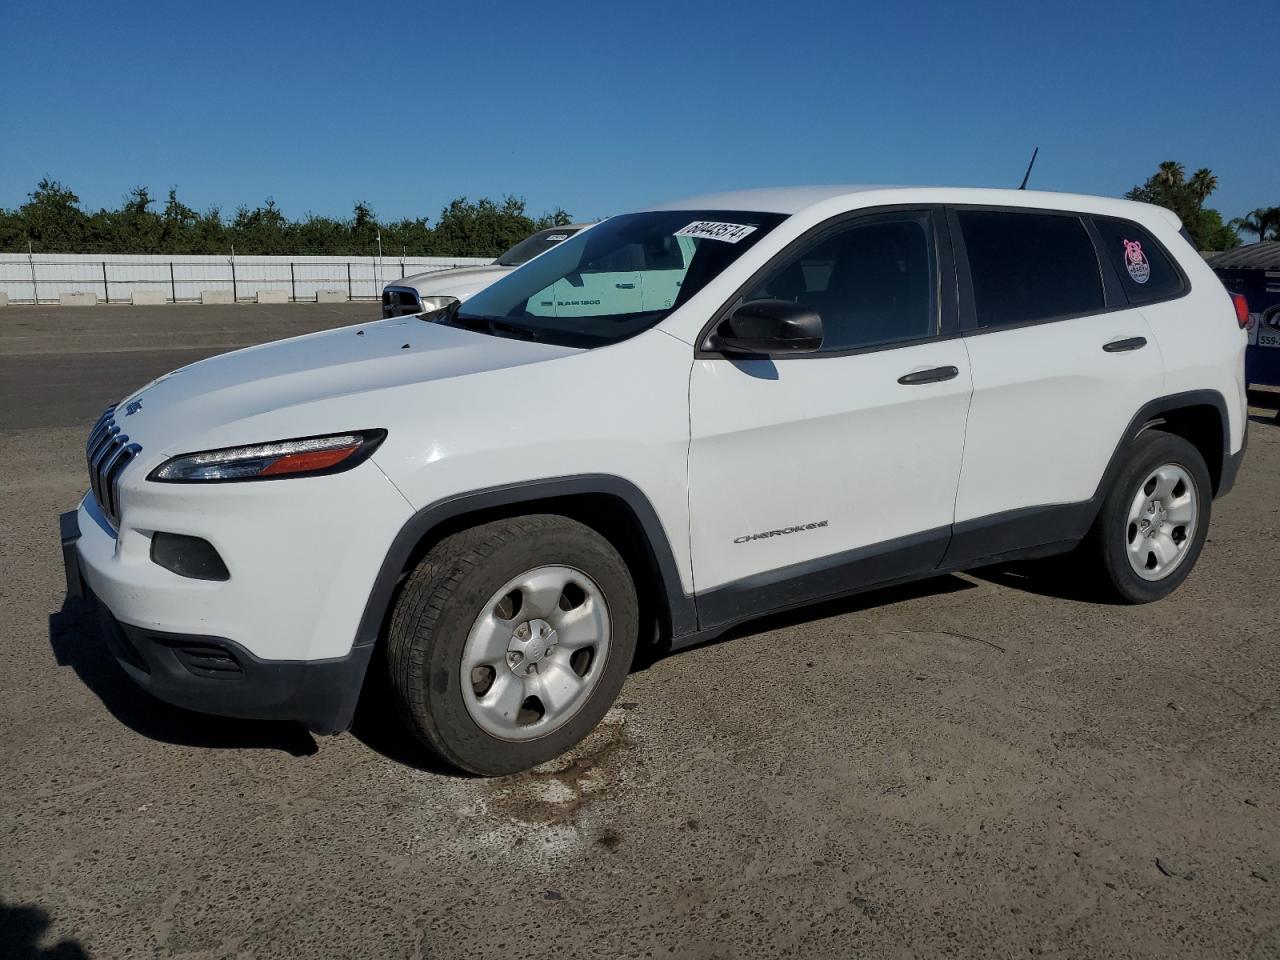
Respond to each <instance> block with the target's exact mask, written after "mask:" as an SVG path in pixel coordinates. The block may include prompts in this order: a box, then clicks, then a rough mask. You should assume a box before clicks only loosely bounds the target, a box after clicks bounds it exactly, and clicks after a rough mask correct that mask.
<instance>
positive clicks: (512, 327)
mask: <svg viewBox="0 0 1280 960" xmlns="http://www.w3.org/2000/svg"><path fill="white" fill-rule="evenodd" d="M488 320H489V329H490V330H492V331H493V332H494V333H495V334H496V333H497V332H498V331H499V330H501V331H502V332H504V333H508V334H512V335H513V336H517V337H523V338H524V339H525V340H537V339H538V331H537V330H535V329H533V327H526V326H523V325H521V324H519V323H512V322H511V321H510V320H499V319H498V318H497V317H489V318H488Z"/></svg>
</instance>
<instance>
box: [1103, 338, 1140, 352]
mask: <svg viewBox="0 0 1280 960" xmlns="http://www.w3.org/2000/svg"><path fill="white" fill-rule="evenodd" d="M1146 345H1147V338H1146V337H1125V338H1123V339H1120V340H1108V341H1107V342H1106V343H1104V344H1103V345H1102V349H1103V350H1105V351H1107V353H1125V352H1126V351H1129V350H1141V349H1142V348H1143V347H1145V346H1146Z"/></svg>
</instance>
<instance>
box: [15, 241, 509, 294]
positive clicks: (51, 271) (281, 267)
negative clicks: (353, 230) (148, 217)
mask: <svg viewBox="0 0 1280 960" xmlns="http://www.w3.org/2000/svg"><path fill="white" fill-rule="evenodd" d="M489 262H491V261H489V260H486V259H484V258H482V257H406V258H405V259H404V260H403V261H401V259H400V258H399V257H384V258H383V259H382V260H378V258H377V257H304V256H297V257H236V260H235V285H234V286H235V295H236V297H237V298H238V299H239V300H243V301H250V302H251V301H253V300H255V299H257V295H258V292H259V291H264V290H273V291H282V292H284V293H285V294H287V295H288V296H290V297H296V299H298V300H310V301H312V302H314V301H315V299H316V293H317V292H318V291H320V290H342V291H343V292H344V293H345V292H347V291H348V290H350V294H351V297H352V298H353V299H356V300H377V299H378V298H380V297H381V296H382V288H383V287H384V286H385V285H386V284H388V283H390V282H391V281H392V280H395V279H397V278H398V277H400V276H403V275H404V274H408V273H423V272H425V271H429V270H447V269H448V268H450V267H462V266H471V265H473V264H482V263H489ZM104 266H105V272H106V276H105V279H104V276H103V270H104ZM291 267H292V272H291V270H290V268H291ZM33 270H34V272H35V283H34V285H33V283H32V271H33ZM231 277H232V267H231V258H230V257H223V256H199V257H196V256H189V257H179V256H172V257H170V256H166V255H163V254H157V255H143V254H139V255H124V254H116V255H104V254H92V253H84V254H70V253H37V254H35V255H34V256H32V257H31V258H30V259H28V258H27V256H26V254H14V253H3V254H0V293H2V294H6V295H7V296H8V298H9V301H10V302H11V303H31V302H33V300H34V299H35V297H36V296H38V298H39V302H40V303H57V302H58V300H59V297H60V296H61V295H62V294H64V293H92V294H94V295H96V296H97V298H98V302H99V303H104V302H106V301H108V300H110V302H111V303H129V302H130V301H131V300H132V298H133V294H134V293H135V292H137V291H141V290H147V291H154V290H159V291H163V293H164V295H165V297H167V298H169V299H173V298H174V296H175V295H176V297H177V299H178V300H185V301H190V302H197V301H199V299H200V295H201V293H202V292H203V291H205V290H226V291H227V292H228V293H230V292H231V290H232V280H231Z"/></svg>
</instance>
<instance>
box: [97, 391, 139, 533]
mask: <svg viewBox="0 0 1280 960" xmlns="http://www.w3.org/2000/svg"><path fill="white" fill-rule="evenodd" d="M115 412H116V408H115V407H114V406H111V407H107V410H106V412H105V413H103V415H102V416H101V417H99V418H98V422H97V423H95V424H94V425H93V430H92V431H91V432H90V433H89V442H88V443H87V444H86V445H85V459H86V460H87V461H88V463H89V487H90V488H91V489H92V490H93V499H94V500H96V501H97V503H98V507H99V508H100V509H101V510H102V513H103V515H104V516H105V517H106V518H107V519H108V520H109V521H110V522H111V525H112V526H113V527H116V528H117V529H118V528H119V527H120V475H121V474H122V473H124V469H125V467H127V466H128V465H129V463H130V462H131V461H132V460H133V459H134V457H136V456H137V455H138V452H139V451H140V450H141V449H142V447H140V446H138V445H137V444H136V443H130V442H129V437H128V435H127V434H124V433H121V432H120V425H119V424H118V423H116V418H115Z"/></svg>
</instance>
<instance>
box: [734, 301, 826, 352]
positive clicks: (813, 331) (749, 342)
mask: <svg viewBox="0 0 1280 960" xmlns="http://www.w3.org/2000/svg"><path fill="white" fill-rule="evenodd" d="M712 346H713V347H714V348H715V349H716V350H719V351H721V352H722V353H734V354H750V355H754V356H759V355H761V354H785V353H813V352H814V351H815V350H817V349H818V348H819V347H821V346H822V317H820V316H818V312H817V311H816V310H813V309H811V308H810V307H804V306H801V305H800V304H797V303H791V302H790V301H789V300H751V301H748V302H747V303H744V304H742V305H741V306H739V307H738V308H737V309H735V310H734V311H733V313H731V314H729V316H728V317H727V318H726V319H725V321H724V322H723V323H722V324H720V328H719V329H718V330H717V331H716V335H715V337H714V338H713V343H712Z"/></svg>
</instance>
